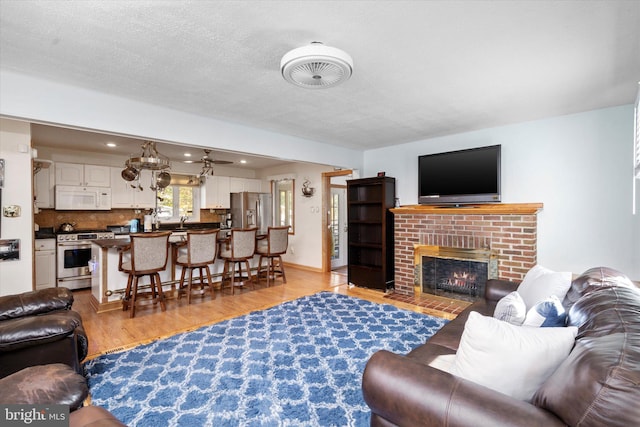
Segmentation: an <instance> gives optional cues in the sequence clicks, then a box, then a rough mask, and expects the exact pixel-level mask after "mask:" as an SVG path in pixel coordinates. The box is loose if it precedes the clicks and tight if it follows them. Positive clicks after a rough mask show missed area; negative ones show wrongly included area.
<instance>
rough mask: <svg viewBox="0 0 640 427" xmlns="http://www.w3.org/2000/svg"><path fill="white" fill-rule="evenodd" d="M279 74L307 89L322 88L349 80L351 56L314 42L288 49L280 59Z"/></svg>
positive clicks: (351, 67) (351, 65) (351, 66)
mask: <svg viewBox="0 0 640 427" xmlns="http://www.w3.org/2000/svg"><path fill="white" fill-rule="evenodd" d="M280 71H281V72H282V77H283V78H284V79H285V80H286V81H288V82H289V83H291V84H294V85H296V86H300V87H304V88H307V89H324V88H328V87H332V86H336V85H338V84H340V83H342V82H344V81H347V80H349V78H350V77H351V74H352V73H353V59H352V58H351V56H350V55H349V54H348V53H346V52H345V51H343V50H340V49H338V48H335V47H331V46H325V45H323V44H322V43H320V42H313V43H311V44H310V45H308V46H303V47H299V48H296V49H293V50H291V51H289V52H287V53H286V54H285V55H284V56H283V57H282V60H281V61H280Z"/></svg>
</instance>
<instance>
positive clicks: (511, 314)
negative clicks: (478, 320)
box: [493, 291, 527, 326]
mask: <svg viewBox="0 0 640 427" xmlns="http://www.w3.org/2000/svg"><path fill="white" fill-rule="evenodd" d="M526 316H527V306H526V304H525V303H524V300H523V299H522V297H521V296H520V294H519V293H518V291H513V292H511V293H510V294H509V295H507V296H505V297H503V298H501V299H500V301H498V304H496V309H495V311H494V312H493V317H495V318H496V319H498V320H502V321H504V322H507V323H511V324H512V325H517V326H519V325H522V322H524V319H525V317H526Z"/></svg>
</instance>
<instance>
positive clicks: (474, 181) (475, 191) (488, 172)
mask: <svg viewBox="0 0 640 427" xmlns="http://www.w3.org/2000/svg"><path fill="white" fill-rule="evenodd" d="M418 180H419V181H418V203H420V204H421V205H447V206H451V205H454V206H456V205H464V204H473V203H494V202H500V145H492V146H488V147H479V148H470V149H467V150H459V151H450V152H446V153H436V154H425V155H423V156H420V157H418Z"/></svg>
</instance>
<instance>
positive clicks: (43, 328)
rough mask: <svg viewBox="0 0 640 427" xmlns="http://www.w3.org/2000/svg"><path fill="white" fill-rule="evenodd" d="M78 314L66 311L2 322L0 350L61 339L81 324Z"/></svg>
mask: <svg viewBox="0 0 640 427" xmlns="http://www.w3.org/2000/svg"><path fill="white" fill-rule="evenodd" d="M81 325H82V323H81V322H80V320H79V318H78V316H69V315H67V313H66V312H63V313H60V314H50V315H46V316H30V317H22V318H19V319H11V320H5V321H4V322H0V352H9V351H14V350H19V349H21V348H26V347H32V346H35V345H40V344H43V343H47V342H51V341H56V340H59V339H61V338H63V337H66V336H69V335H72V334H73V333H74V331H75V330H76V328H78V327H79V326H81Z"/></svg>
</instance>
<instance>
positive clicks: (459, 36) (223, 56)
mask: <svg viewBox="0 0 640 427" xmlns="http://www.w3.org/2000/svg"><path fill="white" fill-rule="evenodd" d="M638 22H640V1H613V0H611V1H539V0H536V1H160V0H156V1H144V0H137V1H64V2H63V1H48V0H47V1H9V0H1V1H0V66H1V67H2V68H3V69H6V70H9V71H14V72H18V73H24V74H28V75H32V76H36V77H41V78H45V79H48V80H52V81H59V82H63V83H67V84H71V85H76V86H79V87H84V88H90V89H94V90H97V91H100V92H104V93H108V94H114V95H118V96H123V97H127V98H131V99H136V100H141V101H144V102H148V103H152V104H157V105H161V106H166V107H170V108H174V109H178V110H183V111H187V112H191V113H195V114H198V115H203V116H209V117H213V118H218V119H222V120H226V121H229V122H235V123H241V124H245V125H249V126H253V127H256V128H262V129H268V130H272V131H276V132H281V133H285V134H290V135H295V136H299V137H303V138H307V139H311V140H315V141H320V142H325V143H328V144H336V145H341V146H345V147H351V148H355V149H368V148H374V147H381V146H389V145H394V144H400V143H404V142H409V141H416V140H421V139H425V138H429V137H434V136H440V135H445V134H452V133H458V132H464V131H469V130H474V129H480V128H487V127H492V126H499V125H504V124H509V123H515V122H521V121H527V120H534V119H538V118H543V117H550V116H557V115H562V114H569V113H576V112H581V111H587V110H592V109H597V108H602V107H608V106H615V105H622V104H630V103H632V102H633V100H634V99H635V96H636V93H637V82H638V79H639V78H640V25H638ZM312 41H321V42H324V43H325V44H327V45H330V46H335V47H338V48H340V49H343V50H345V51H346V52H348V53H349V54H350V55H351V56H352V57H353V59H354V74H353V77H352V78H351V79H350V80H349V81H347V82H346V83H344V84H342V85H340V86H338V87H334V88H331V89H325V90H305V89H301V88H298V87H294V86H292V85H290V84H288V83H286V82H285V81H284V80H283V79H282V77H281V76H280V72H279V63H280V59H281V57H282V56H283V55H284V54H285V53H286V52H287V51H289V50H291V49H293V48H296V47H299V46H303V45H306V44H308V43H310V42H312ZM0 96H1V95H0Z"/></svg>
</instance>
